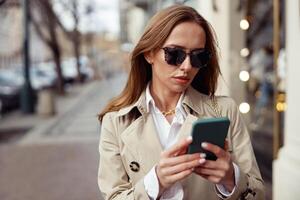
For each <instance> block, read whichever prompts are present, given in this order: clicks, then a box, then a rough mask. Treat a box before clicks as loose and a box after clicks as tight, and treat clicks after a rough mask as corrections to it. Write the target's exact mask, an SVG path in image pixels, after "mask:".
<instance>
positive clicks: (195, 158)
mask: <svg viewBox="0 0 300 200" xmlns="http://www.w3.org/2000/svg"><path fill="white" fill-rule="evenodd" d="M190 143H192V138H191V137H188V138H186V139H183V140H181V141H179V142H177V143H176V144H175V145H173V146H172V147H171V148H170V149H168V150H166V151H163V152H162V153H161V157H160V161H159V163H158V165H157V166H156V174H157V177H158V180H159V184H160V190H159V196H160V195H161V194H162V193H163V191H164V190H165V189H167V188H169V187H170V186H172V185H173V184H174V183H176V182H177V181H179V180H182V179H184V178H185V177H187V176H189V175H190V174H191V173H192V172H193V170H194V168H195V167H198V166H199V165H200V162H199V160H200V154H199V153H195V154H185V153H186V152H187V147H188V145H189V144H190Z"/></svg>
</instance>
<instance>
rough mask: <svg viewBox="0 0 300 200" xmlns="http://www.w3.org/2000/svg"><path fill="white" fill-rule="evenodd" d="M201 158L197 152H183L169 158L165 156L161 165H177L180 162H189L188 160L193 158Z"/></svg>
mask: <svg viewBox="0 0 300 200" xmlns="http://www.w3.org/2000/svg"><path fill="white" fill-rule="evenodd" d="M200 158H201V156H200V154H199V153H195V154H184V155H181V156H177V157H171V158H167V159H165V160H164V161H163V164H164V165H163V166H174V165H178V164H181V163H185V162H189V161H193V160H199V159H200Z"/></svg>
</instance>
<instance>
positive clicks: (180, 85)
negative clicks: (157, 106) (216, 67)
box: [146, 22, 206, 93]
mask: <svg viewBox="0 0 300 200" xmlns="http://www.w3.org/2000/svg"><path fill="white" fill-rule="evenodd" d="M205 41H206V38H205V32H204V30H203V28H202V27H201V26H199V25H198V24H197V23H195V22H183V23H180V24H178V25H177V26H175V27H174V29H173V30H172V32H171V34H170V35H169V37H168V38H167V40H166V41H165V43H164V44H163V46H162V48H164V47H169V48H170V49H171V50H172V49H174V47H175V49H176V48H179V49H183V50H184V51H185V52H186V53H190V52H191V51H193V50H197V49H203V48H205ZM146 59H147V60H148V62H149V63H152V84H153V87H154V88H160V89H162V90H163V91H166V90H167V91H169V92H171V93H181V92H183V91H184V90H185V89H186V88H187V87H188V86H189V85H190V84H191V82H192V81H193V79H194V77H195V75H196V74H197V72H198V71H199V69H198V68H195V67H192V65H191V62H190V56H186V57H185V59H184V61H183V62H182V63H181V64H179V65H170V64H168V63H167V62H166V60H165V51H164V50H163V49H159V50H158V51H156V52H150V53H149V54H147V55H146Z"/></svg>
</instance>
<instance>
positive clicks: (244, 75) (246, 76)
mask: <svg viewBox="0 0 300 200" xmlns="http://www.w3.org/2000/svg"><path fill="white" fill-rule="evenodd" d="M239 77H240V79H241V81H244V82H246V81H248V80H249V78H250V75H249V72H247V71H245V70H243V71H241V72H240V75H239Z"/></svg>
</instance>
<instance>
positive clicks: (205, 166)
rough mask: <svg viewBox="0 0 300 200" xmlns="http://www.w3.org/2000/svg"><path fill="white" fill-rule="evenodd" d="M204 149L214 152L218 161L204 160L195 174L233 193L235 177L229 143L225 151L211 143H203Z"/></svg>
mask: <svg viewBox="0 0 300 200" xmlns="http://www.w3.org/2000/svg"><path fill="white" fill-rule="evenodd" d="M202 148H204V149H205V150H207V151H210V152H213V153H214V154H215V155H216V156H217V160H216V161H213V160H203V163H202V164H201V166H199V167H197V168H196V169H195V173H197V174H198V175H200V176H202V177H203V178H205V179H207V180H209V181H211V182H213V183H215V184H222V185H223V186H224V187H225V188H226V189H227V191H229V192H231V191H232V190H233V188H234V186H235V177H234V167H233V163H232V160H231V156H230V153H229V152H228V151H226V150H227V149H228V148H227V141H226V143H225V150H223V149H222V148H220V147H218V146H216V145H213V144H211V143H202Z"/></svg>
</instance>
